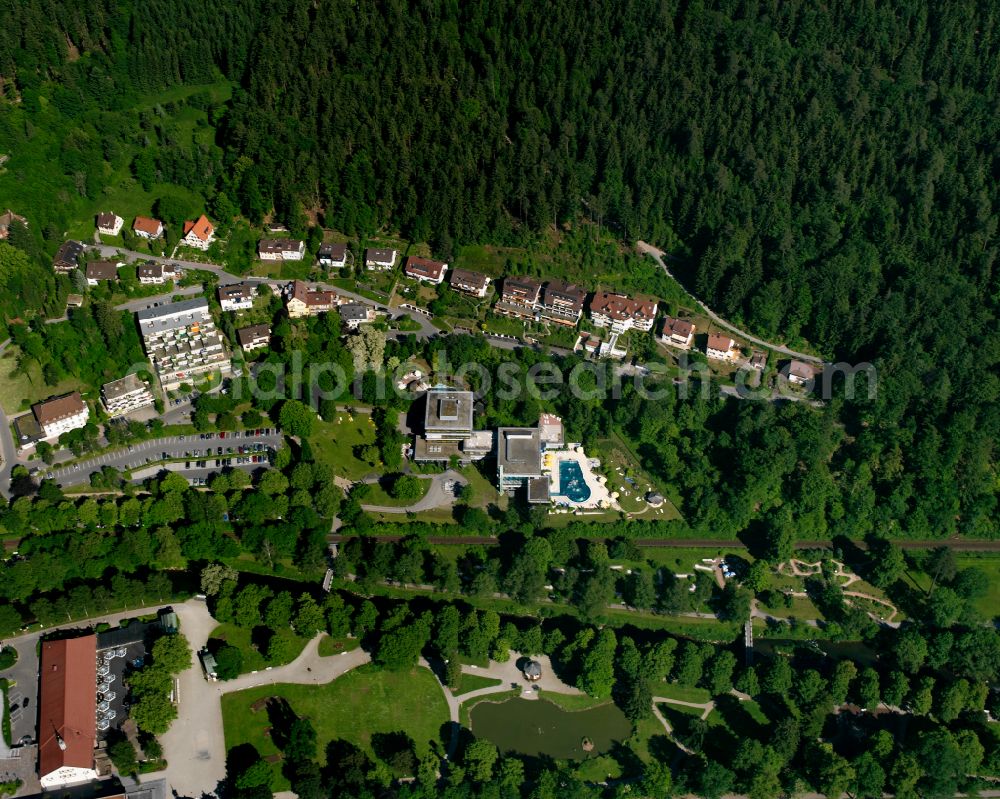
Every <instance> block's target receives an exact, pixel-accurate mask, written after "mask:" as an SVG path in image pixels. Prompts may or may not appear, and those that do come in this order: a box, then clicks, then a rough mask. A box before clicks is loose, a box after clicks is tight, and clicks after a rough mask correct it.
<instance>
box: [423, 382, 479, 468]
mask: <svg viewBox="0 0 1000 799" xmlns="http://www.w3.org/2000/svg"><path fill="white" fill-rule="evenodd" d="M424 402H425V406H424V434H423V435H422V436H417V437H416V441H415V443H414V449H413V459H414V460H416V461H436V462H445V461H450V460H451V459H452V457H455V458H458V459H459V460H460V461H462V462H463V463H470V462H472V461H475V460H479V459H481V458H485V457H486V456H487V455H489V454H490V452H491V451H492V450H493V433H492V432H491V431H489V430H473V429H472V417H473V405H474V404H475V395H473V393H472V392H471V391H460V390H458V389H452V388H441V387H438V388H432V389H431V390H430V391H428V392H427V394H426V395H425V396H424Z"/></svg>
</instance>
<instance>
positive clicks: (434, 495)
mask: <svg viewBox="0 0 1000 799" xmlns="http://www.w3.org/2000/svg"><path fill="white" fill-rule="evenodd" d="M416 476H417V477H418V478H419V479H421V480H430V481H431V487H430V488H429V489H427V493H426V494H424V496H423V497H421V498H420V500H419V501H417V502H415V503H414V504H412V505H409V506H407V507H402V508H401V507H398V506H395V505H362V506H361V507H362V508H364V509H365V510H366V511H368V512H370V513H419V512H420V511H424V510H431V509H433V508H441V507H444V506H446V505H453V504H455V487H452V489H451V490H450V491H449V490H448V489H447V488H446V487H445V484H446V483H448V482H449V481H450V482H453V483H455V484H456V486H458V485H465V484H466V483H468V482H469V481H468V480H466V479H465V478H464V477H463V476H462V475H461V474H459V473H458V472H455V471H452V470H451V469H449V470H448V471H446V472H442V473H441V474H435V475H420V474H418V475H416ZM377 480H378V478H376V479H375V482H377Z"/></svg>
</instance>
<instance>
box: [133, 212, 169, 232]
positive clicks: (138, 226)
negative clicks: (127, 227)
mask: <svg viewBox="0 0 1000 799" xmlns="http://www.w3.org/2000/svg"><path fill="white" fill-rule="evenodd" d="M162 226H163V223H162V222H161V221H160V220H159V219H153V218H152V217H149V216H137V217H136V218H135V221H134V222H133V223H132V229H133V230H139V231H142V232H143V233H145V234H147V235H149V236H155V235H156V234H157V231H159V229H160V228H161V227H162Z"/></svg>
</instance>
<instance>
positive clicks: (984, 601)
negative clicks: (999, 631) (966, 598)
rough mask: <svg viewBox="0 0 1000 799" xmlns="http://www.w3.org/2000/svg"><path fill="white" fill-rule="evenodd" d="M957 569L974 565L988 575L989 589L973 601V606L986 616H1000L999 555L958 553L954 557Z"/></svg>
mask: <svg viewBox="0 0 1000 799" xmlns="http://www.w3.org/2000/svg"><path fill="white" fill-rule="evenodd" d="M956 561H957V562H958V568H959V569H968V568H971V567H973V566H975V567H976V568H977V569H982V570H983V571H984V572H986V574H987V575H988V576H989V578H990V581H989V589H988V590H987V592H986V595H985V596H982V597H980V598H979V599H977V600H976V601H975V606H976V608H977V609H978V610H979V612H980V613H982V614H983V615H984V616H986V617H987V618H990V619H992V618H993V617H994V616H1000V557H997V556H996V555H992V556H991V555H982V556H981V557H975V556H968V555H958V556H957V557H956Z"/></svg>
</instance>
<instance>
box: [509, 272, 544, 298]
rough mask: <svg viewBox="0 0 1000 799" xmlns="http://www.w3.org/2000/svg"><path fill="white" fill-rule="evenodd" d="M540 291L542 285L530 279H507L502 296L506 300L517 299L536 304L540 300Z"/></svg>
mask: <svg viewBox="0 0 1000 799" xmlns="http://www.w3.org/2000/svg"><path fill="white" fill-rule="evenodd" d="M540 289H541V285H540V284H539V283H538V281H537V280H532V279H531V278H530V277H505V278H504V279H503V292H502V295H503V297H504V299H509V298H511V297H516V298H519V299H521V298H523V299H526V300H529V301H530V302H534V301H535V300H537V299H538V292H539V290H540Z"/></svg>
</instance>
